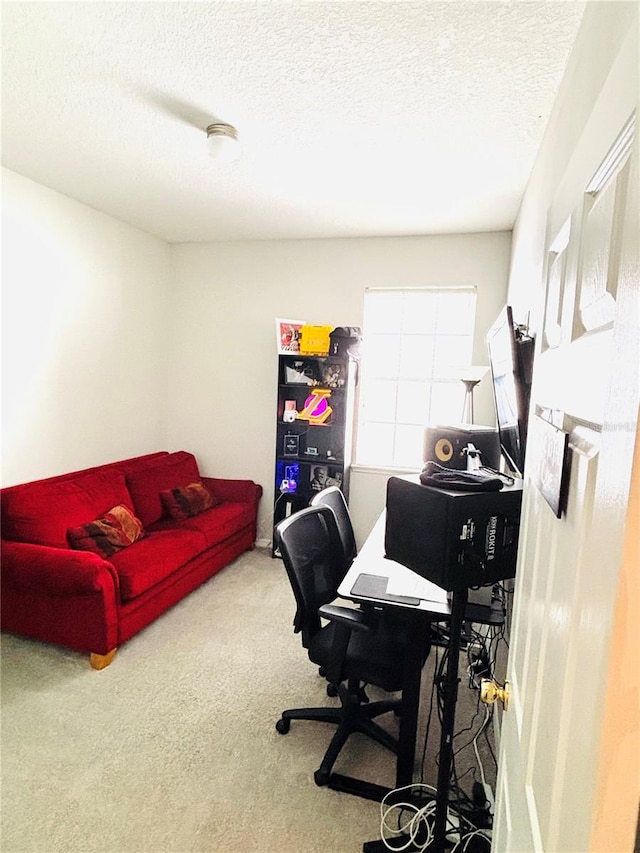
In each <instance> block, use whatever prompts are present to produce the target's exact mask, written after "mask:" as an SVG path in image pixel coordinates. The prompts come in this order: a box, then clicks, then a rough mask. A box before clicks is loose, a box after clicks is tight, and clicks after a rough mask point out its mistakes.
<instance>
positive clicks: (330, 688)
mask: <svg viewBox="0 0 640 853" xmlns="http://www.w3.org/2000/svg"><path fill="white" fill-rule="evenodd" d="M337 695H338V688H337V687H336V685H335V684H327V696H331V698H332V699H333V698H335V697H336V696H337Z"/></svg>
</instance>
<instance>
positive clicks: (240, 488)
mask: <svg viewBox="0 0 640 853" xmlns="http://www.w3.org/2000/svg"><path fill="white" fill-rule="evenodd" d="M202 482H203V483H204V484H205V486H207V487H208V488H210V489H211V491H212V492H213V494H214V495H217V496H218V497H219V498H220V499H221V500H223V501H234V502H240V503H252V504H255V505H256V506H257V504H258V501H259V500H260V497H261V495H262V486H259V485H258V484H257V483H254V482H253V480H225V479H222V478H220V477H202Z"/></svg>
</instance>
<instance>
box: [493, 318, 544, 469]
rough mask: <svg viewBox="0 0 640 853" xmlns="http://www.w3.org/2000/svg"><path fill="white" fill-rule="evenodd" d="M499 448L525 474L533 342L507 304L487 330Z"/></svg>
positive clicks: (509, 464) (511, 467) (509, 463)
mask: <svg viewBox="0 0 640 853" xmlns="http://www.w3.org/2000/svg"><path fill="white" fill-rule="evenodd" d="M487 348H488V350H489V363H490V365H491V376H492V381H493V395H494V399H495V404H496V416H497V423H498V434H499V437H500V448H501V451H502V455H503V456H504V459H505V461H506V464H507V466H508V467H509V469H510V470H511V471H512V472H513V473H514V474H517V475H518V476H520V477H522V476H523V474H524V460H525V451H526V445H527V421H528V418H529V402H530V397H531V376H532V372H533V349H534V341H533V338H532V337H530V336H529V335H528V334H527V333H526V331H525V330H524V329H523V328H522V327H520V326H516V325H515V324H514V322H513V313H512V310H511V307H510V306H509V305H506V306H505V307H504V308H503V309H502V311H501V312H500V314H499V315H498V317H497V318H496V321H495V322H494V324H493V325H492V326H491V328H490V329H489V331H488V333H487Z"/></svg>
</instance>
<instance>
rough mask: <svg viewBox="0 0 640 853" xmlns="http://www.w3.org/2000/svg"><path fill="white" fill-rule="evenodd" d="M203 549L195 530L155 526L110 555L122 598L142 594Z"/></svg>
mask: <svg viewBox="0 0 640 853" xmlns="http://www.w3.org/2000/svg"><path fill="white" fill-rule="evenodd" d="M204 550H206V541H205V537H204V536H203V535H202V533H199V532H198V531H197V530H185V529H181V530H178V529H175V528H174V529H173V530H156V531H154V532H152V533H150V532H149V531H147V534H146V535H145V536H144V537H143V538H142V539H139V540H138V541H137V542H135V543H134V544H133V545H131V546H129V547H128V548H124V549H123V550H122V551H119V552H118V553H117V554H114V555H113V556H112V557H110V558H109V559H110V562H111V563H112V564H113V566H114V568H115V570H116V572H117V573H118V578H119V580H120V596H121V598H122V601H129V600H131V599H132V598H136V597H137V596H138V595H142V594H143V593H144V592H146V591H147V590H148V589H150V588H151V587H152V586H155V584H157V583H159V582H160V581H162V580H164V579H165V578H167V577H169V575H171V574H172V573H173V572H175V571H176V570H177V569H180V568H182V566H184V565H185V563H188V562H189V560H192V559H193V558H194V557H197V556H198V555H199V554H201V553H202V552H203V551H204Z"/></svg>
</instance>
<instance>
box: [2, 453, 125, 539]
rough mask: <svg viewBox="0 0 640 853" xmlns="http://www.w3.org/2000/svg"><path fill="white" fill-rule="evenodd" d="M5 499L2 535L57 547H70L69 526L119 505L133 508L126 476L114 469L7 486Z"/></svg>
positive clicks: (74, 525) (90, 519)
mask: <svg viewBox="0 0 640 853" xmlns="http://www.w3.org/2000/svg"><path fill="white" fill-rule="evenodd" d="M2 502H3V507H2V522H3V536H5V537H6V538H7V539H13V540H16V541H19V542H30V543H32V544H33V545H49V546H51V547H54V548H68V547H69V544H68V541H67V530H68V529H69V528H70V527H79V526H80V525H82V524H86V523H87V522H88V521H92V520H93V519H95V518H97V517H99V516H101V515H103V514H104V513H105V512H108V511H109V510H110V509H111V508H112V507H114V506H117V505H118V504H122V505H124V506H126V507H127V508H128V509H133V503H132V500H131V495H130V494H129V492H128V490H127V487H126V484H125V479H124V475H123V474H122V473H121V472H120V471H117V470H115V469H105V470H103V471H100V470H98V471H93V472H92V473H89V474H83V475H78V476H77V477H74V479H72V480H59V481H54V482H46V481H44V482H42V483H38V482H35V483H28V484H26V485H24V486H18V487H16V488H12V489H6V490H4V491H3V495H2Z"/></svg>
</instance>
